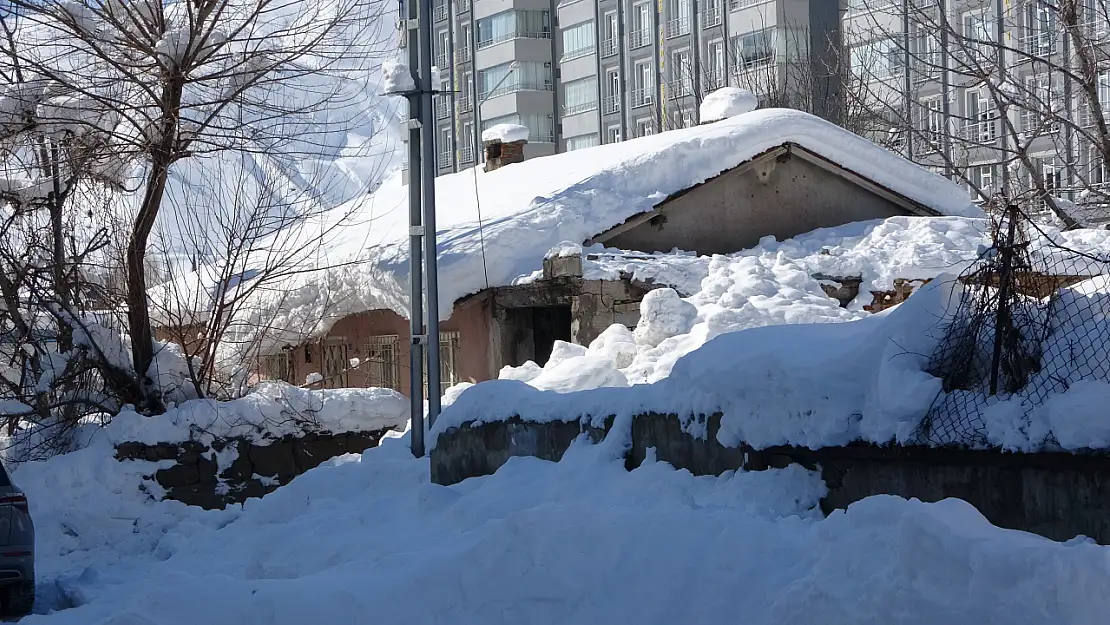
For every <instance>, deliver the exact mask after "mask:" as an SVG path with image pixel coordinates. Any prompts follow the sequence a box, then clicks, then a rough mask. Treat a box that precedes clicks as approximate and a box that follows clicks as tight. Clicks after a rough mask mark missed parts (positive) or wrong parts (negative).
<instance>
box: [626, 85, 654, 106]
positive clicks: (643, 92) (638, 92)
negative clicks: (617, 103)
mask: <svg viewBox="0 0 1110 625" xmlns="http://www.w3.org/2000/svg"><path fill="white" fill-rule="evenodd" d="M654 95H655V94H654V93H652V90H651V89H650V88H646V87H645V88H642V89H633V90H632V106H634V107H636V106H647V105H649V104H651V101H652V96H654Z"/></svg>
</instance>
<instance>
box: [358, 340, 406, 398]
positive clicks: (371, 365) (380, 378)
mask: <svg viewBox="0 0 1110 625" xmlns="http://www.w3.org/2000/svg"><path fill="white" fill-rule="evenodd" d="M400 353H401V340H400V337H398V336H397V335H396V334H390V335H386V336H372V337H370V338H369V339H368V340H367V343H366V358H365V362H363V363H362V369H363V370H364V371H366V385H367V386H371V387H377V388H391V389H393V390H395V391H399V390H401V358H400Z"/></svg>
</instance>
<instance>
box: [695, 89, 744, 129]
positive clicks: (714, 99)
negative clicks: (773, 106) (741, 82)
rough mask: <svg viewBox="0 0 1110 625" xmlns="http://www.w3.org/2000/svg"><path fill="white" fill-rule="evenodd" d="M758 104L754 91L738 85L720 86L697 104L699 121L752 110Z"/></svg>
mask: <svg viewBox="0 0 1110 625" xmlns="http://www.w3.org/2000/svg"><path fill="white" fill-rule="evenodd" d="M758 106H759V98H758V97H756V95H755V94H754V93H752V92H751V91H748V90H747V89H741V88H740V87H721V88H720V89H717V90H716V91H714V92H712V93H710V94H708V95H706V96H705V99H704V100H702V101H701V105H699V106H698V117H699V119H701V122H702V123H703V124H704V123H708V122H715V121H718V120H721V119H727V118H729V117H735V116H737V115H743V114H744V113H749V112H751V111H754V110H755V109H756V108H757V107H758Z"/></svg>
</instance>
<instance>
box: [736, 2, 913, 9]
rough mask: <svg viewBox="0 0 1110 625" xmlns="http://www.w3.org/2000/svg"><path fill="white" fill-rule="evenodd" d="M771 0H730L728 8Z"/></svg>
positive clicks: (750, 5)
mask: <svg viewBox="0 0 1110 625" xmlns="http://www.w3.org/2000/svg"><path fill="white" fill-rule="evenodd" d="M770 1H771V0H729V2H728V8H729V9H732V10H733V11H739V10H740V9H743V8H744V7H753V6H755V5H757V4H763V3H765V2H770ZM884 1H885V0H884ZM891 3H893V0H891ZM876 4H877V3H876Z"/></svg>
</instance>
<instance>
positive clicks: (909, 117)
mask: <svg viewBox="0 0 1110 625" xmlns="http://www.w3.org/2000/svg"><path fill="white" fill-rule="evenodd" d="M910 40H911V36H910V1H909V0H903V1H902V71H903V72H905V81H904V84H903V88H904V89H905V90H906V94H905V97H904V98H903V99H902V106H903V110H902V120H901V122H900V123H902V124H905V127H904V128H900V129H899V130H901V131H902V138H903V140H904V141H905V142H906V158H907V159H909V160H913V132H912V129H913V75H912V74H911V72H910V62H911V61H912V58H911V56H910Z"/></svg>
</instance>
